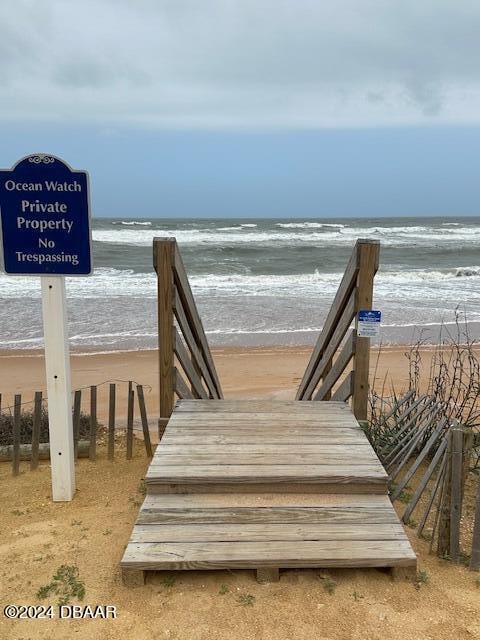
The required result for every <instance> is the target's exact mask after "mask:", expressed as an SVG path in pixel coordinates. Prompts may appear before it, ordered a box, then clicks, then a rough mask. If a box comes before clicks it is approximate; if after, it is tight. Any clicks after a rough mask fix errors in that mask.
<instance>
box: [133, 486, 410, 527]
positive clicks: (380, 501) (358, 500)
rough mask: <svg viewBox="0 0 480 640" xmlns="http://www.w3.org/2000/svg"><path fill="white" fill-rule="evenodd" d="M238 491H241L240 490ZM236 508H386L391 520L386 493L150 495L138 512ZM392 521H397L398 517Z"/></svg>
mask: <svg viewBox="0 0 480 640" xmlns="http://www.w3.org/2000/svg"><path fill="white" fill-rule="evenodd" d="M240 491H242V489H241V488H240ZM238 507H255V508H256V509H259V508H261V507H268V508H269V509H270V508H272V507H295V508H297V509H299V508H301V507H322V508H326V507H328V508H334V507H344V508H345V507H347V508H350V509H358V508H359V507H369V508H373V507H378V508H380V509H387V510H388V511H389V512H390V513H392V514H393V515H394V516H395V517H396V515H395V512H394V510H393V508H392V504H391V502H390V500H389V498H388V496H387V495H386V494H384V495H374V494H357V495H346V494H339V493H331V494H328V493H322V494H317V495H315V494H313V495H312V494H303V493H297V494H293V493H287V494H284V493H261V492H260V493H258V494H257V495H251V494H248V493H233V494H232V493H231V494H220V493H205V494H196V495H189V494H185V495H150V494H147V495H146V496H145V500H144V502H143V505H142V509H157V510H162V509H164V508H167V509H172V510H173V509H177V510H183V509H205V508H208V509H218V508H222V509H223V508H234V509H237V508H238ZM396 522H399V520H398V518H397V519H396Z"/></svg>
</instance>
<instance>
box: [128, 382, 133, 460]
mask: <svg viewBox="0 0 480 640" xmlns="http://www.w3.org/2000/svg"><path fill="white" fill-rule="evenodd" d="M133 409H134V392H133V383H132V382H131V381H130V382H129V383H128V402H127V460H131V459H132V455H133Z"/></svg>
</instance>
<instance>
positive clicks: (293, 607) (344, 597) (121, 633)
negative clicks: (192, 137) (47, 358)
mask: <svg viewBox="0 0 480 640" xmlns="http://www.w3.org/2000/svg"><path fill="white" fill-rule="evenodd" d="M404 351H405V349H404V348H396V349H388V350H386V351H385V352H384V353H382V356H381V360H380V364H379V367H378V370H377V376H378V378H379V379H382V380H383V377H384V376H385V374H386V373H388V376H389V377H391V378H392V379H393V380H394V381H395V383H396V385H397V388H402V387H404V386H405V384H406V380H407V373H408V370H407V361H406V359H405V357H404V355H403V353H404ZM309 354H310V350H309V349H285V348H275V349H248V350H247V349H216V350H215V351H214V355H215V360H216V362H217V366H218V371H219V376H220V379H221V380H222V383H223V388H224V392H225V395H226V397H240V396H244V397H257V396H261V397H264V396H266V395H267V396H268V395H269V396H274V395H276V396H280V397H293V394H294V390H295V388H296V387H297V384H298V380H299V378H300V376H301V374H302V372H303V370H304V368H305V364H306V362H307V360H308V357H309ZM428 357H429V355H428V352H427V353H425V358H426V359H428ZM156 358H157V354H156V352H151V351H150V352H149V351H143V352H136V353H112V354H92V355H88V356H75V355H74V356H73V357H72V366H73V384H74V386H77V387H78V386H83V385H90V384H100V383H101V382H103V381H104V380H106V379H120V380H129V379H134V380H136V381H137V382H140V383H143V384H144V385H152V387H153V390H152V392H151V393H149V394H147V399H148V404H149V413H150V416H154V415H156V414H157V413H158V407H157V392H156V371H157V366H156ZM375 364H376V357H375V354H373V356H372V375H373V370H374V368H375ZM0 367H1V372H2V373H1V381H2V385H1V386H2V389H1V390H2V392H3V393H4V394H6V396H5V399H8V398H9V397H11V395H12V394H14V393H20V392H21V393H22V394H23V396H24V397H25V399H27V398H28V396H29V395H30V396H31V395H32V392H33V391H34V390H37V389H42V388H44V387H45V381H44V373H43V358H42V357H41V355H40V354H32V353H30V354H27V355H25V354H19V353H18V352H17V353H16V354H12V353H10V354H6V353H4V354H2V355H1V357H0ZM99 400H100V402H101V406H102V410H103V411H104V410H105V406H106V401H107V392H106V390H105V392H104V393H102V394H100V396H99ZM122 402H124V400H123V398H121V399H120V400H119V403H120V404H121V403H122ZM4 404H5V403H4ZM122 407H123V405H122V406H119V411H118V413H119V414H121V413H122ZM124 445H125V442H124V438H123V437H122V436H120V437H119V439H118V442H117V447H116V457H115V461H113V462H110V461H108V460H107V459H106V451H105V447H104V445H101V446H100V447H99V452H98V460H97V461H96V462H91V461H89V460H85V459H82V460H79V461H78V464H77V466H76V476H77V487H78V490H77V493H76V495H75V498H74V500H73V501H72V502H71V503H56V504H55V503H53V502H51V500H50V470H49V466H48V464H46V463H45V462H42V463H41V465H40V468H39V469H38V471H35V472H32V471H30V470H29V468H28V463H22V464H21V472H20V476H19V477H17V478H13V477H12V475H11V468H10V465H9V464H7V463H0V501H1V504H2V526H1V530H2V535H1V540H0V605H1V609H3V607H4V606H5V605H6V604H8V603H16V604H27V603H32V604H39V603H40V601H39V600H38V599H37V597H36V593H37V591H38V589H39V588H40V587H41V586H42V585H45V584H47V583H49V582H50V580H51V579H52V576H53V574H54V573H55V571H56V570H57V569H58V567H59V566H60V565H62V564H68V565H75V566H77V567H78V570H79V576H80V579H81V580H83V581H84V583H85V588H86V595H85V599H84V603H85V604H91V605H96V604H112V605H115V606H116V607H117V615H118V618H117V619H116V620H110V621H105V620H94V621H91V620H84V621H68V620H58V619H57V620H38V621H30V620H21V621H9V620H7V619H6V618H5V617H0V638H2V640H3V638H5V639H8V640H20V639H23V640H26V639H27V638H28V639H29V640H30V639H32V640H33V639H35V640H36V639H37V638H38V639H42V640H63V639H67V638H72V637H75V638H79V639H80V640H83V639H85V640H97V639H98V640H116V639H117V638H122V637H125V638H135V640H159V639H162V638H170V639H178V640H180V639H181V640H197V639H198V640H200V639H201V640H216V639H219V640H220V639H222V640H223V639H226V638H228V640H240V639H241V640H250V639H252V640H253V639H255V640H256V639H258V638H259V639H262V640H263V639H265V640H291V639H293V638H294V639H295V640H297V639H298V640H327V639H330V640H360V639H365V640H367V639H368V640H372V639H381V640H386V639H388V640H404V638H412V639H414V640H428V639H433V638H436V639H439V640H447V639H448V640H450V638H455V639H459V640H460V639H463V638H465V639H467V638H469V639H470V638H480V589H479V586H478V576H477V575H476V574H473V573H471V572H469V571H468V570H467V569H466V568H465V567H462V566H452V565H451V564H450V563H448V562H446V561H444V560H440V559H438V558H437V557H436V556H434V555H433V556H432V555H429V554H428V543H427V542H425V541H423V540H419V539H418V538H417V537H416V535H415V533H414V532H413V531H412V530H411V529H407V533H408V535H409V538H410V540H411V542H412V544H413V546H414V548H415V551H416V552H417V554H418V555H419V568H420V569H421V570H422V571H426V573H427V574H428V582H427V583H426V584H424V585H422V586H421V587H420V589H418V590H417V589H416V588H415V587H414V585H413V584H412V583H411V582H407V581H398V582H392V581H391V578H390V577H389V575H388V574H385V573H382V572H381V571H377V570H363V571H361V570H341V571H340V570H338V571H334V570H332V571H328V572H322V571H319V570H301V571H285V572H282V575H281V579H280V582H278V583H273V584H268V585H260V584H258V583H257V582H256V581H255V579H254V575H253V572H249V571H233V572H231V571H218V572H198V571H197V572H179V573H176V574H175V573H171V574H170V573H168V574H166V575H165V574H161V573H158V574H154V575H153V576H151V577H150V578H149V580H148V582H147V584H146V585H145V586H144V587H138V588H126V587H124V586H123V584H122V582H121V579H120V571H119V566H118V565H119V561H120V559H121V557H122V553H123V549H124V547H125V544H126V543H127V541H128V538H129V536H130V533H131V530H132V526H133V523H134V521H135V518H136V516H137V513H138V509H139V506H140V504H141V502H142V500H143V493H142V478H143V477H144V474H145V472H146V469H147V466H148V459H147V458H146V457H145V454H144V451H143V447H142V443H141V442H136V445H135V455H134V459H133V460H131V461H128V462H127V461H126V460H125V446H124ZM470 493H471V492H470ZM468 499H469V501H470V502H472V503H473V493H472V495H469V498H468ZM326 575H328V576H329V577H330V579H331V580H333V581H334V582H335V583H336V588H335V589H334V592H333V593H332V594H329V593H328V592H327V590H326V589H325V580H324V579H323V578H324V577H325V576H326ZM166 576H167V577H166ZM169 576H171V578H169ZM247 595H250V596H252V597H253V599H252V598H249V599H248V600H250V601H252V604H251V606H245V605H244V604H242V600H241V597H242V596H243V597H245V596H247ZM44 603H46V604H55V603H56V597H54V596H49V597H48V598H47V599H46V600H45V601H44Z"/></svg>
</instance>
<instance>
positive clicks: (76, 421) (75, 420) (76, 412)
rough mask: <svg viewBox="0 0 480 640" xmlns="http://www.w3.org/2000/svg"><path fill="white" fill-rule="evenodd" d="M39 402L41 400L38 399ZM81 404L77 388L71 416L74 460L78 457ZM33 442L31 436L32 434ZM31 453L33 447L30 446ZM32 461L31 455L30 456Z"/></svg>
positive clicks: (79, 390)
mask: <svg viewBox="0 0 480 640" xmlns="http://www.w3.org/2000/svg"><path fill="white" fill-rule="evenodd" d="M40 402H41V401H40ZM81 406H82V390H81V389H78V390H77V391H75V394H74V397H73V417H72V426H73V452H74V457H75V460H76V459H77V458H78V438H79V433H80V410H81ZM32 442H33V436H32ZM32 453H33V447H32ZM32 461H33V456H32Z"/></svg>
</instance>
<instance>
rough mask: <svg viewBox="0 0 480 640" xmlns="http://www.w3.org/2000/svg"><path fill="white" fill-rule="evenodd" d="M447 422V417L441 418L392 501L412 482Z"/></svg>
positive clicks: (393, 494)
mask: <svg viewBox="0 0 480 640" xmlns="http://www.w3.org/2000/svg"><path fill="white" fill-rule="evenodd" d="M446 422H447V419H446V418H445V417H444V418H442V419H441V420H440V422H439V423H438V425H437V428H436V429H435V430H434V431H433V433H432V434H431V435H430V437H429V439H428V440H427V442H426V443H425V446H424V447H423V449H422V450H421V451H420V453H419V454H418V456H416V458H415V461H414V463H413V464H412V465H411V466H410V468H409V469H408V471H407V473H406V474H405V475H404V476H403V477H402V479H401V480H400V481H399V482H398V484H397V486H396V488H395V491H394V492H393V493H392V502H393V501H395V500H396V499H397V498H398V496H399V495H400V494H401V493H402V491H403V490H404V489H405V487H406V486H407V484H408V483H409V482H410V480H411V479H412V478H413V476H414V475H415V473H416V472H417V470H418V469H419V467H420V465H421V464H422V462H423V461H424V460H425V458H426V457H427V455H428V454H429V453H430V450H431V449H432V447H433V445H434V444H435V443H436V442H437V440H438V438H439V437H440V435H441V433H442V430H443V428H444V426H445V424H446Z"/></svg>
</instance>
